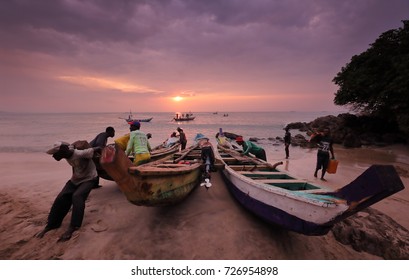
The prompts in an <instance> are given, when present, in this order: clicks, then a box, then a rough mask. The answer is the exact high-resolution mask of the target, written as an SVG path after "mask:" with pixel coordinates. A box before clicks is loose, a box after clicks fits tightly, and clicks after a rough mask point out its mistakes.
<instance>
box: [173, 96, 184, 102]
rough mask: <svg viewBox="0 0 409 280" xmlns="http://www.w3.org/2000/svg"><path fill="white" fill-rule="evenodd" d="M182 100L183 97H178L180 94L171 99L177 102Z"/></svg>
mask: <svg viewBox="0 0 409 280" xmlns="http://www.w3.org/2000/svg"><path fill="white" fill-rule="evenodd" d="M182 100H183V97H180V96H175V97H173V101H176V102H179V101H182Z"/></svg>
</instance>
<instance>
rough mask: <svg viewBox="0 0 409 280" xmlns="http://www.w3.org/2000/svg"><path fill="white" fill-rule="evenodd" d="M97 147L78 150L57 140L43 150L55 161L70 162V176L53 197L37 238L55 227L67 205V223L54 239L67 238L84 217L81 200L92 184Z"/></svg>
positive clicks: (94, 180)
mask: <svg viewBox="0 0 409 280" xmlns="http://www.w3.org/2000/svg"><path fill="white" fill-rule="evenodd" d="M100 149H101V148H99V147H96V148H88V149H85V150H78V149H75V148H73V147H72V146H70V145H69V144H68V143H65V142H57V143H55V144H54V146H53V147H52V148H51V149H50V150H48V151H47V154H50V155H52V156H53V158H54V159H55V160H56V161H60V160H61V159H65V160H66V161H67V162H68V164H69V165H71V166H72V176H71V179H69V180H68V181H67V183H66V184H65V186H64V188H63V189H62V190H61V192H60V193H59V194H58V195H57V197H56V199H55V200H54V203H53V205H52V206H51V210H50V213H49V215H48V221H47V225H46V226H45V228H44V229H43V230H42V231H41V232H39V233H37V234H36V235H35V236H36V237H37V238H42V237H44V235H45V234H46V233H47V232H48V231H50V230H53V229H57V228H59V227H60V226H61V224H62V221H63V219H64V218H65V216H66V215H67V214H68V212H69V210H70V208H71V206H72V214H71V222H70V225H69V227H68V229H67V230H66V231H65V232H64V233H63V234H62V235H61V237H60V238H59V239H58V242H63V241H67V240H69V239H70V238H71V236H72V234H73V232H74V231H76V230H78V229H79V228H80V227H81V225H82V221H83V218H84V210H85V201H86V200H87V198H88V195H89V193H90V192H91V190H92V188H93V187H94V186H95V184H96V180H97V176H98V174H97V170H96V167H95V164H94V161H93V160H92V158H93V156H94V153H95V152H96V151H98V150H100Z"/></svg>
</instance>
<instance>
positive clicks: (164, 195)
mask: <svg viewBox="0 0 409 280" xmlns="http://www.w3.org/2000/svg"><path fill="white" fill-rule="evenodd" d="M171 157H172V155H170V156H168V157H166V158H164V159H160V160H157V161H154V162H151V163H147V164H144V165H140V166H134V165H133V164H132V162H131V161H130V160H129V158H128V157H127V156H126V155H125V153H124V152H123V151H122V150H121V149H120V148H118V147H116V146H113V145H110V146H107V147H106V148H104V150H103V151H102V156H101V166H102V167H103V168H104V170H105V171H106V172H107V174H108V175H109V176H110V177H111V178H112V179H113V180H114V181H115V182H116V183H117V185H118V187H119V188H120V190H121V191H122V193H123V194H124V195H125V196H126V198H127V199H128V201H129V202H131V203H132V204H135V205H138V206H166V205H171V204H175V203H179V202H180V201H182V200H183V199H185V198H186V197H187V196H188V195H189V194H190V193H191V192H192V191H193V189H194V188H195V187H196V186H197V185H198V184H199V183H200V179H201V173H202V172H201V164H200V163H195V164H189V165H186V164H167V161H168V160H169V159H170V158H171Z"/></svg>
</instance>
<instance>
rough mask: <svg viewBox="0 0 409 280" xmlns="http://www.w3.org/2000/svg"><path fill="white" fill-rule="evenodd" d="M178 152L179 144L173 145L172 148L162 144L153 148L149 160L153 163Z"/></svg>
mask: <svg viewBox="0 0 409 280" xmlns="http://www.w3.org/2000/svg"><path fill="white" fill-rule="evenodd" d="M179 150H180V143H179V142H177V143H174V144H173V145H172V146H170V147H167V146H166V145H164V144H160V145H158V146H156V147H154V148H153V149H152V151H151V160H152V161H155V160H158V159H161V158H164V157H166V156H168V155H170V154H174V153H176V152H178V151H179Z"/></svg>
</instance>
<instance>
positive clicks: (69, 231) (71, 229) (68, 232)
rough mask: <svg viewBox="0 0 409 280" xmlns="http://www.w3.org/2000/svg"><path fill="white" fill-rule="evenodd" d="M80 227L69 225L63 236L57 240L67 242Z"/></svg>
mask: <svg viewBox="0 0 409 280" xmlns="http://www.w3.org/2000/svg"><path fill="white" fill-rule="evenodd" d="M77 229H78V228H77V227H71V226H70V227H69V228H68V229H67V230H66V231H65V232H64V233H63V234H62V235H61V236H60V238H59V239H58V240H57V242H65V241H67V240H70V239H71V236H72V234H73V233H74V231H76V230H77Z"/></svg>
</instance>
